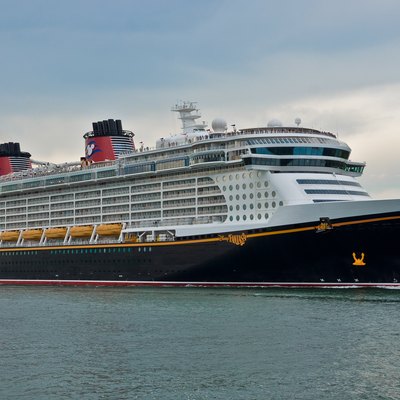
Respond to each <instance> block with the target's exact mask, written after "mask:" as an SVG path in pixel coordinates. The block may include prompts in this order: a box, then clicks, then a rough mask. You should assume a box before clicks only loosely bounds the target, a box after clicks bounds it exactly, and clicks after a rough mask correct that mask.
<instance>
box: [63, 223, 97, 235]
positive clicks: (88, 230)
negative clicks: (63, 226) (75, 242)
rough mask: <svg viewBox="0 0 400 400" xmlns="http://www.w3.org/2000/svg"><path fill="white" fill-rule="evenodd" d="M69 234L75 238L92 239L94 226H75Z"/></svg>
mask: <svg viewBox="0 0 400 400" xmlns="http://www.w3.org/2000/svg"><path fill="white" fill-rule="evenodd" d="M69 233H70V235H71V237H73V238H83V237H90V236H91V235H92V233H93V226H91V225H82V226H73V227H72V228H71V230H70V231H69Z"/></svg>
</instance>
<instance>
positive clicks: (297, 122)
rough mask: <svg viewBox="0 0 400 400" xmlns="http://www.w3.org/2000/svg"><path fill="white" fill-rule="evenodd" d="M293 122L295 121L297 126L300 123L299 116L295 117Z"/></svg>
mask: <svg viewBox="0 0 400 400" xmlns="http://www.w3.org/2000/svg"><path fill="white" fill-rule="evenodd" d="M294 123H295V124H296V125H297V126H299V125H300V124H301V118H299V117H297V118H296V119H295V120H294Z"/></svg>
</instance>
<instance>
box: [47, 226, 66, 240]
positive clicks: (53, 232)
mask: <svg viewBox="0 0 400 400" xmlns="http://www.w3.org/2000/svg"><path fill="white" fill-rule="evenodd" d="M66 234H67V228H49V229H46V232H45V235H46V237H47V239H62V238H64V237H65V235H66Z"/></svg>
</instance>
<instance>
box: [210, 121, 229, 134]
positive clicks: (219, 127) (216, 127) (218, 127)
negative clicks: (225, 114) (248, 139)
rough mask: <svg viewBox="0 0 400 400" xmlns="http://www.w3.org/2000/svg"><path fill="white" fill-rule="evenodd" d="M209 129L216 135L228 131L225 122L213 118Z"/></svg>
mask: <svg viewBox="0 0 400 400" xmlns="http://www.w3.org/2000/svg"><path fill="white" fill-rule="evenodd" d="M211 127H212V129H213V131H214V132H217V133H222V132H225V131H226V130H227V129H228V127H227V124H226V121H225V120H224V119H223V118H215V119H214V120H213V121H212V122H211Z"/></svg>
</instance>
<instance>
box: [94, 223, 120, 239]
mask: <svg viewBox="0 0 400 400" xmlns="http://www.w3.org/2000/svg"><path fill="white" fill-rule="evenodd" d="M121 229H122V225H121V224H103V225H99V226H98V227H97V229H96V233H97V234H98V235H99V236H119V234H120V233H121Z"/></svg>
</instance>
